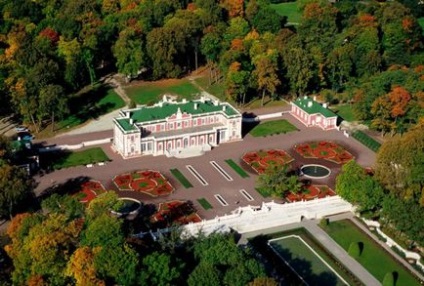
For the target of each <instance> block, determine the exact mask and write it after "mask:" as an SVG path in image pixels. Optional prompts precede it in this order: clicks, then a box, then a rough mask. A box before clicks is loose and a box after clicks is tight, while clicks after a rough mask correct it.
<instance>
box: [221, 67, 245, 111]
mask: <svg viewBox="0 0 424 286" xmlns="http://www.w3.org/2000/svg"><path fill="white" fill-rule="evenodd" d="M249 76H250V74H249V72H248V71H245V70H241V64H240V63H239V62H234V63H232V64H231V65H230V67H229V69H228V73H227V76H226V79H225V86H226V88H227V94H228V96H229V97H230V98H231V99H232V100H234V101H235V102H241V103H242V104H244V103H245V98H246V92H247V89H248V87H249V85H248V84H249Z"/></svg>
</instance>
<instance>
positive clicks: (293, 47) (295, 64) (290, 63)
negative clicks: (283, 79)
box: [282, 36, 315, 96]
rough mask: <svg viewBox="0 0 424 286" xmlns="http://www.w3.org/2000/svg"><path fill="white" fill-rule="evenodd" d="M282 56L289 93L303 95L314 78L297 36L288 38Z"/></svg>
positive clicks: (308, 60) (309, 62)
mask: <svg viewBox="0 0 424 286" xmlns="http://www.w3.org/2000/svg"><path fill="white" fill-rule="evenodd" d="M282 54H283V60H284V66H285V68H286V69H287V78H288V79H289V81H290V88H291V91H292V92H293V93H294V94H296V95H297V96H302V95H304V94H305V92H306V91H307V90H308V87H309V85H310V83H311V82H312V79H313V78H314V70H315V69H314V65H313V61H312V59H311V58H310V55H309V54H308V53H307V52H306V51H305V49H304V48H303V47H302V45H301V43H300V41H299V38H298V37H297V36H293V37H291V38H290V40H289V42H288V43H287V45H286V47H285V49H284V50H283V52H282Z"/></svg>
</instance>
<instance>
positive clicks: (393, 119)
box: [371, 86, 411, 136]
mask: <svg viewBox="0 0 424 286" xmlns="http://www.w3.org/2000/svg"><path fill="white" fill-rule="evenodd" d="M410 101H411V94H410V93H409V91H407V90H406V89H405V88H404V87H402V86H393V87H392V90H391V91H390V92H389V93H387V94H386V95H383V96H380V97H378V98H377V99H376V100H375V101H374V102H373V104H372V107H371V114H372V115H373V116H374V119H373V120H372V125H373V126H374V127H375V128H377V129H379V130H380V131H381V133H382V135H384V133H385V132H388V131H390V132H391V135H392V136H393V135H394V134H395V133H396V132H398V131H402V128H403V127H402V125H403V120H402V119H403V118H404V117H405V115H406V114H407V112H408V109H409V107H410Z"/></svg>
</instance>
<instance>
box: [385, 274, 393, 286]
mask: <svg viewBox="0 0 424 286" xmlns="http://www.w3.org/2000/svg"><path fill="white" fill-rule="evenodd" d="M395 285H396V283H395V275H394V273H393V272H387V273H386V275H384V279H383V286H395Z"/></svg>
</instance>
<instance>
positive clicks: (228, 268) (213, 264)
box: [187, 234, 265, 285]
mask: <svg viewBox="0 0 424 286" xmlns="http://www.w3.org/2000/svg"><path fill="white" fill-rule="evenodd" d="M194 257H195V259H196V260H197V261H198V265H197V267H196V268H195V269H194V270H193V271H192V273H191V274H190V276H189V278H188V281H187V282H188V284H189V285H199V283H200V282H202V283H206V284H207V285H223V284H224V285H246V284H247V283H249V282H250V281H252V280H253V279H254V278H256V277H261V276H265V275H264V270H263V268H262V267H261V266H260V264H259V263H258V262H257V261H256V260H254V259H253V258H252V257H250V256H249V254H248V253H246V252H244V251H242V250H240V249H239V248H238V247H237V244H236V243H235V241H234V237H233V236H231V235H222V234H211V235H209V236H208V237H200V238H199V239H198V240H196V241H195V243H194ZM202 273H203V274H202Z"/></svg>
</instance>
